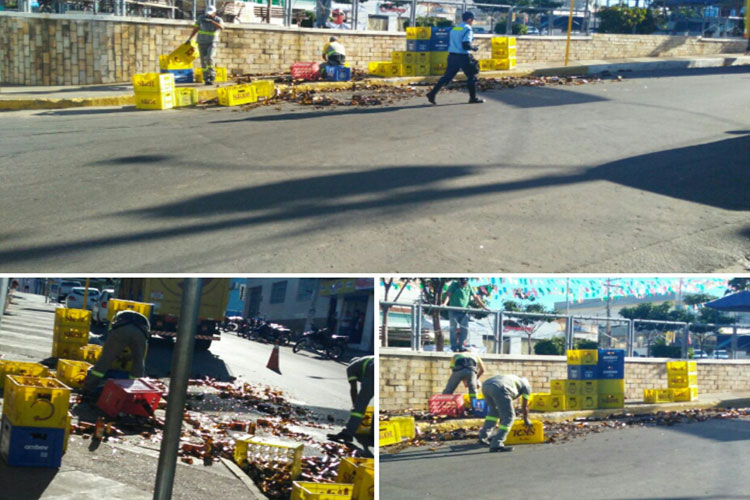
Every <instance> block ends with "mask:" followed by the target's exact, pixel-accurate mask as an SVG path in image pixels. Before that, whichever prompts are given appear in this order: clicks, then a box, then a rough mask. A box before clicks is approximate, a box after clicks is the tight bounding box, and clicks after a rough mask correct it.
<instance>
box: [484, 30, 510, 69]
mask: <svg viewBox="0 0 750 500" xmlns="http://www.w3.org/2000/svg"><path fill="white" fill-rule="evenodd" d="M490 60H491V61H493V62H492V63H489V65H490V66H491V67H492V69H493V70H508V69H514V68H515V67H516V37H514V36H499V37H497V36H496V37H492V59H490ZM479 64H480V69H481V64H482V63H481V61H480V63H479Z"/></svg>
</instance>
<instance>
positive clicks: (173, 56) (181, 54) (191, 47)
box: [165, 40, 200, 69]
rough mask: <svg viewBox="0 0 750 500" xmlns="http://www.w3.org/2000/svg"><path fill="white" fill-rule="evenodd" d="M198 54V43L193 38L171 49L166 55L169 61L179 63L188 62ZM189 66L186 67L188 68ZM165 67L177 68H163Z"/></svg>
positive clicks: (191, 61)
mask: <svg viewBox="0 0 750 500" xmlns="http://www.w3.org/2000/svg"><path fill="white" fill-rule="evenodd" d="M198 56H200V52H199V50H198V43H197V42H196V41H195V40H190V41H189V42H186V43H183V44H181V45H180V46H179V47H177V48H176V49H175V50H173V51H172V52H171V53H170V54H169V55H168V56H167V57H168V58H169V60H170V61H174V62H175V63H181V64H190V65H191V66H192V63H193V61H194V60H195V59H197V58H198ZM189 68H190V67H188V68H186V69H189ZM165 69H177V68H165Z"/></svg>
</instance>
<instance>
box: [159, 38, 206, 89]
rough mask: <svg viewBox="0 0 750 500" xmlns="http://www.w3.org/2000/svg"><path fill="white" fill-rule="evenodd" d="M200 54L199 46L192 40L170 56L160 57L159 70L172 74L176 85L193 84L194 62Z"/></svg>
mask: <svg viewBox="0 0 750 500" xmlns="http://www.w3.org/2000/svg"><path fill="white" fill-rule="evenodd" d="M198 54H199V52H198V44H197V43H196V42H194V41H192V40H191V41H190V42H187V43H183V44H182V45H180V46H179V47H177V49H175V50H174V51H173V52H172V53H171V54H169V55H160V56H159V68H160V69H161V72H162V73H168V74H171V75H172V76H173V77H174V81H175V83H193V81H194V74H193V61H194V60H195V59H196V58H197V57H198Z"/></svg>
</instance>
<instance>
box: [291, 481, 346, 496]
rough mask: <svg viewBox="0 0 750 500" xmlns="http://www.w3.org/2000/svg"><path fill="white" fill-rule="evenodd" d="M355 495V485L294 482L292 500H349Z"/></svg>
mask: <svg viewBox="0 0 750 500" xmlns="http://www.w3.org/2000/svg"><path fill="white" fill-rule="evenodd" d="M353 494H354V485H353V484H348V483H347V484H340V483H311V482H307V481H294V482H293V483H292V497H291V499H290V500H349V499H351V498H352V495H353Z"/></svg>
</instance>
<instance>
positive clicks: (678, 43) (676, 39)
mask: <svg viewBox="0 0 750 500" xmlns="http://www.w3.org/2000/svg"><path fill="white" fill-rule="evenodd" d="M688 40H692V38H691V37H687V36H670V37H667V38H666V39H665V40H664V41H663V42H661V43H660V44H659V45H657V46H656V47H655V48H654V50H652V51H651V52H650V53H649V54H648V55H649V57H660V56H662V55H666V53H667V52H669V51H671V50H672V49H676V48H677V47H682V46H683V45H685V44H686V43H687V41H688Z"/></svg>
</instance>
